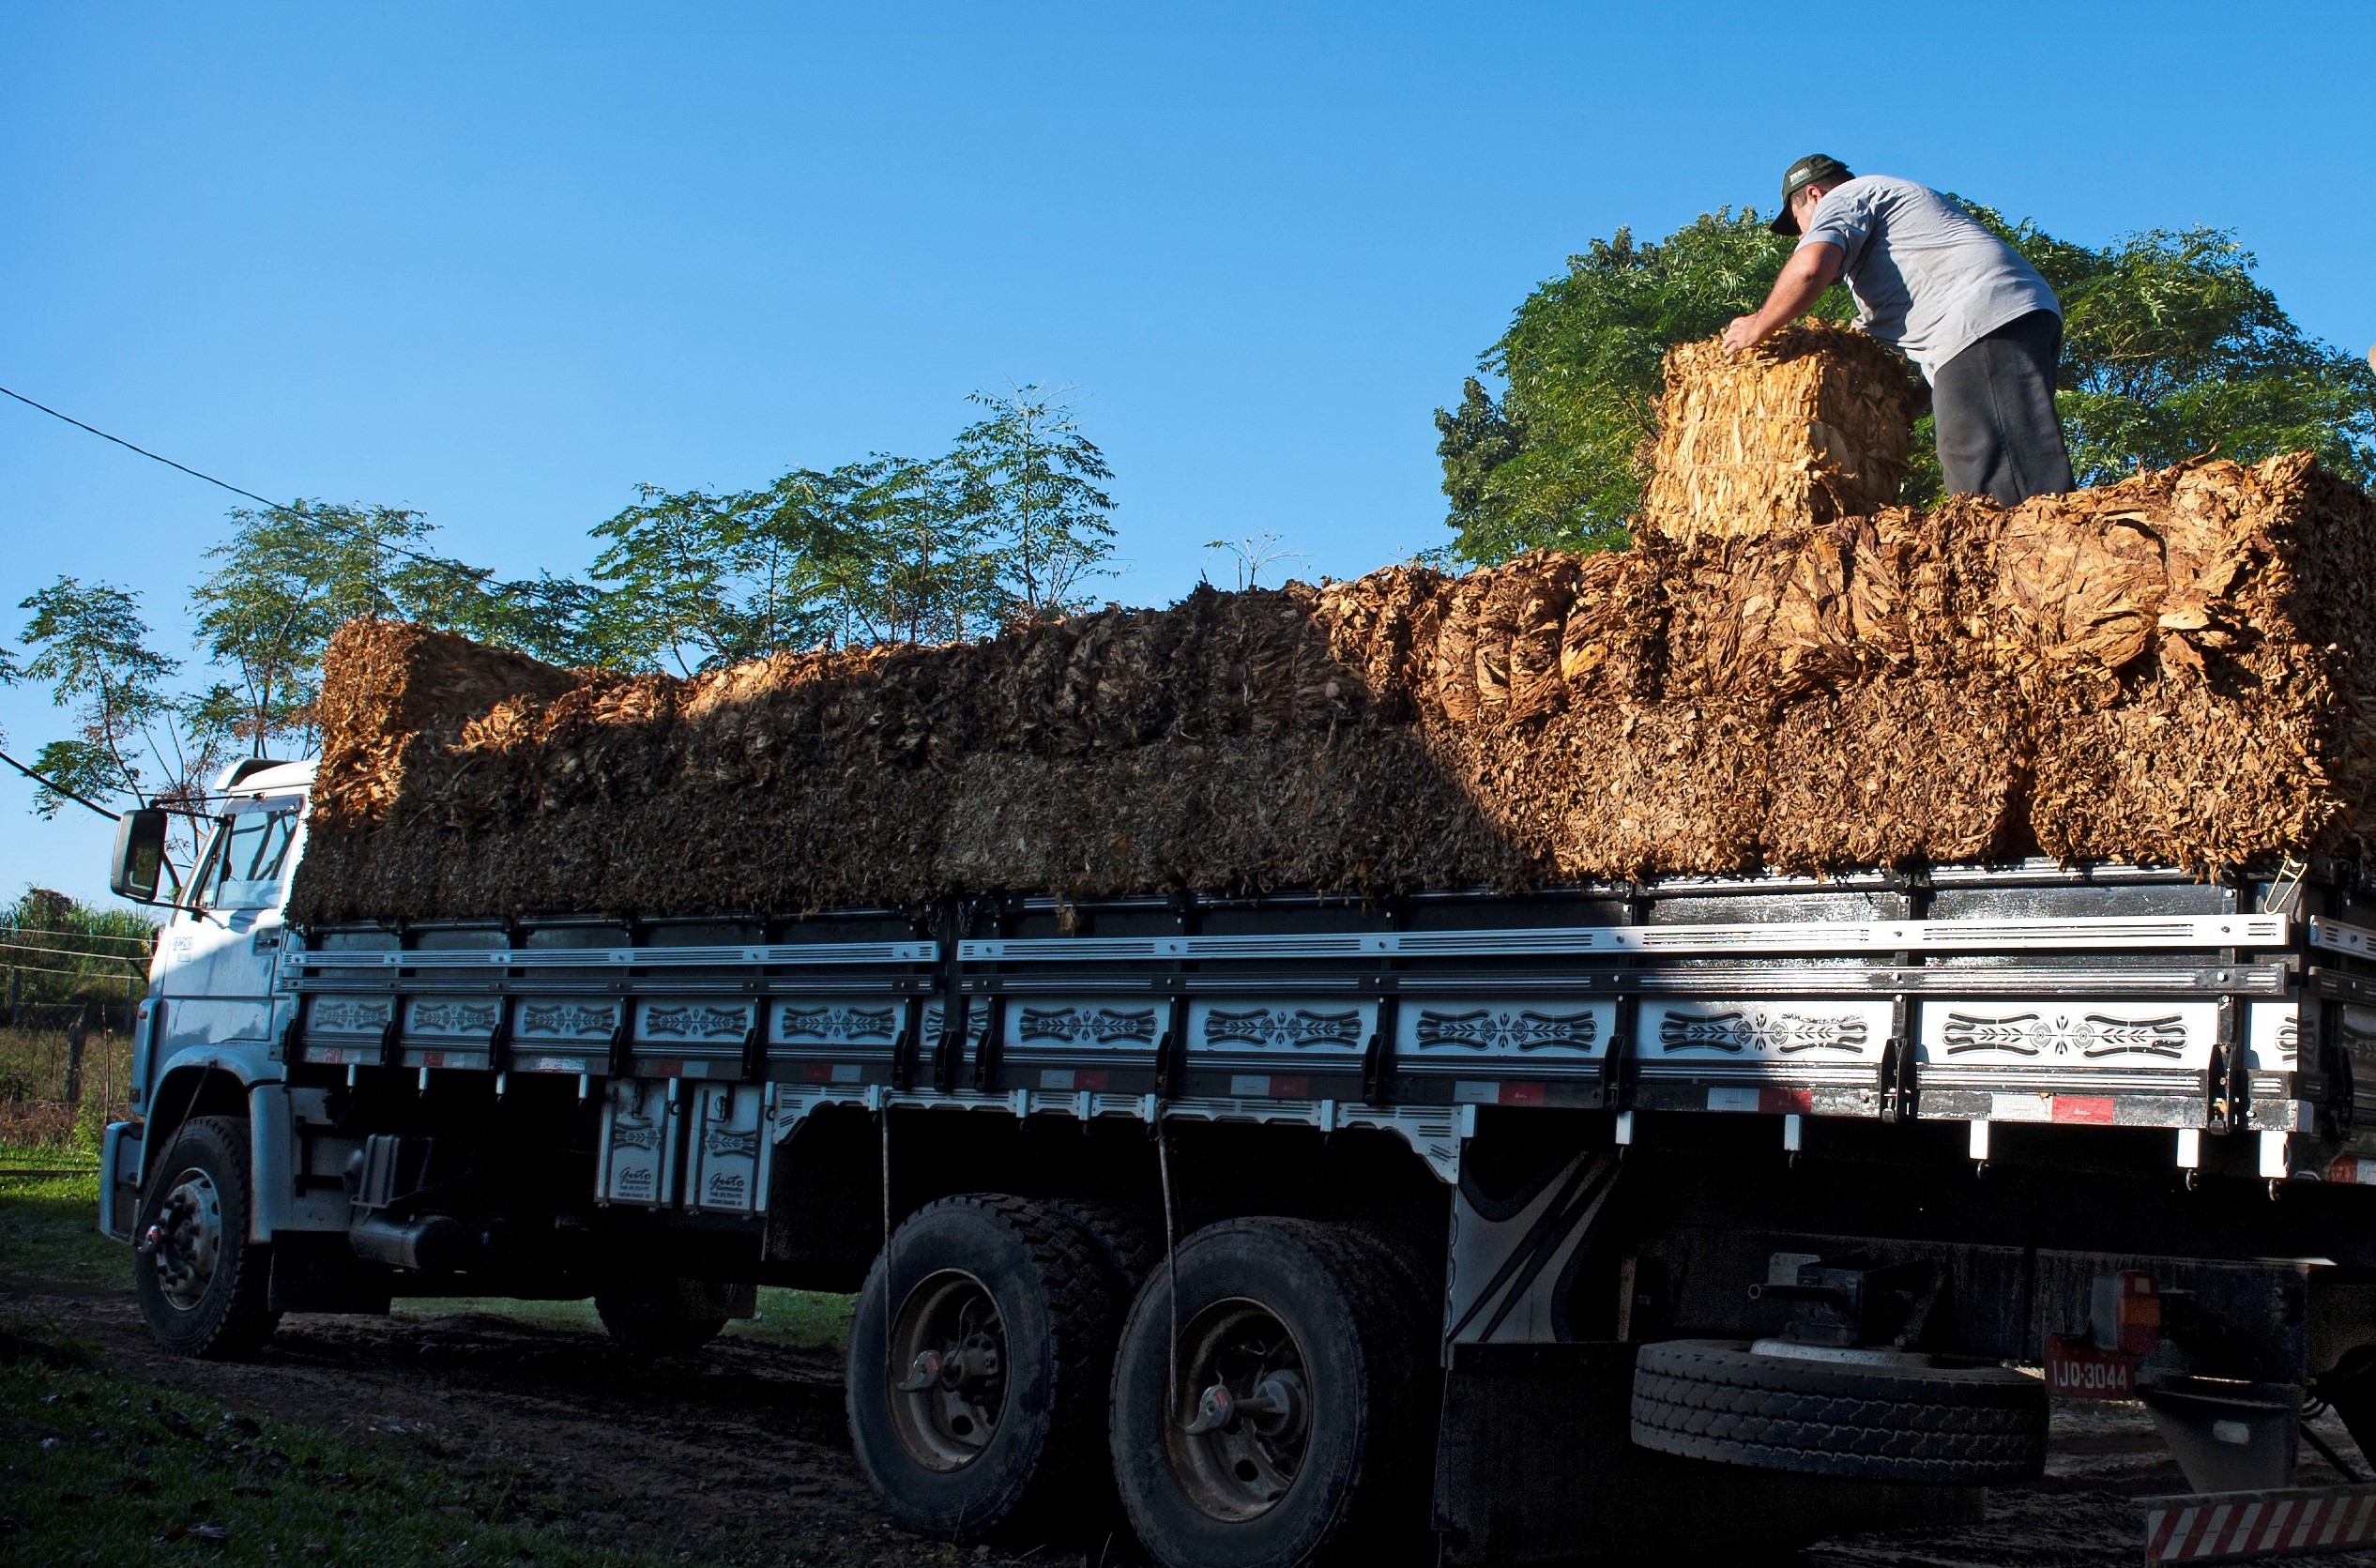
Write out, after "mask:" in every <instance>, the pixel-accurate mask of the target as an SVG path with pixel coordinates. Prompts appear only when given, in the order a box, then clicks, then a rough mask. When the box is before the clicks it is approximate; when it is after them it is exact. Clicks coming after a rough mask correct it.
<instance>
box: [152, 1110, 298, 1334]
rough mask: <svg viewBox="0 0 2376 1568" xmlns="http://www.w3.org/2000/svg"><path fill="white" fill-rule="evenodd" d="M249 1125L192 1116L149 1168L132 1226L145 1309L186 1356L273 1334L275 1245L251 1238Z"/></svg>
mask: <svg viewBox="0 0 2376 1568" xmlns="http://www.w3.org/2000/svg"><path fill="white" fill-rule="evenodd" d="M248 1171H249V1166H248V1124H247V1123H246V1122H244V1121H242V1120H239V1119H236V1118H235V1117H221V1116H202V1117H193V1118H192V1119H190V1120H189V1121H187V1122H184V1123H183V1124H182V1128H181V1131H180V1132H178V1133H176V1134H174V1141H173V1142H172V1143H171V1144H170V1145H168V1146H167V1148H166V1149H165V1152H164V1154H163V1155H162V1156H161V1157H160V1159H159V1160H158V1162H157V1164H156V1165H154V1166H152V1167H151V1168H150V1171H149V1177H148V1188H147V1191H146V1192H145V1193H144V1194H143V1195H142V1197H141V1207H140V1220H139V1223H138V1224H137V1225H135V1226H134V1227H133V1237H134V1241H135V1244H136V1246H137V1249H138V1252H139V1256H138V1258H137V1260H136V1263H135V1267H134V1268H133V1271H132V1280H133V1286H134V1289H135V1290H136V1292H137V1293H138V1295H139V1297H140V1310H141V1316H142V1317H145V1318H147V1319H148V1328H149V1332H151V1333H154V1334H155V1335H156V1336H157V1343H158V1344H160V1345H161V1346H163V1347H165V1348H166V1349H168V1350H171V1351H172V1352H174V1353H175V1355H179V1356H202V1357H205V1358H206V1359H208V1360H211V1361H232V1360H236V1359H237V1358H238V1357H241V1356H245V1355H249V1354H251V1353H252V1352H253V1351H254V1350H255V1349H256V1347H259V1346H261V1345H262V1344H263V1343H264V1342H265V1341H266V1340H267V1339H269V1338H271V1337H272V1331H273V1330H274V1329H276V1328H278V1327H279V1326H280V1323H281V1315H280V1314H279V1313H277V1312H273V1311H271V1310H269V1309H268V1308H267V1306H266V1304H265V1303H266V1301H267V1296H266V1288H267V1284H268V1275H269V1274H270V1271H271V1257H272V1249H271V1248H270V1247H269V1246H251V1245H250V1244H249V1242H248V1216H249V1214H250V1212H251V1206H252V1204H253V1202H254V1195H253V1194H252V1193H251V1192H250V1191H249V1187H248Z"/></svg>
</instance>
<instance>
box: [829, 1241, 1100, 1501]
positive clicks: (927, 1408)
mask: <svg viewBox="0 0 2376 1568" xmlns="http://www.w3.org/2000/svg"><path fill="white" fill-rule="evenodd" d="M1105 1271H1106V1264H1105V1261H1104V1256H1102V1252H1101V1249H1100V1248H1099V1246H1098V1244H1097V1242H1096V1241H1094V1240H1093V1239H1092V1238H1091V1237H1090V1236H1089V1233H1088V1232H1087V1231H1085V1230H1083V1229H1082V1228H1081V1226H1080V1225H1077V1224H1076V1223H1074V1221H1072V1220H1070V1219H1068V1218H1066V1217H1065V1216H1064V1215H1062V1214H1060V1213H1059V1212H1057V1211H1056V1210H1053V1209H1050V1208H1048V1207H1046V1206H1044V1205H1042V1204H1038V1203H1032V1202H1028V1201H1027V1200H1025V1199H1022V1198H1017V1197H1003V1196H997V1195H982V1194H973V1195H965V1196H960V1197H946V1198H942V1199H940V1200H939V1201H938V1202H937V1203H933V1204H929V1205H927V1206H926V1207H925V1208H923V1209H921V1210H918V1211H917V1212H916V1213H915V1214H914V1215H912V1216H911V1217H910V1218H909V1219H908V1220H907V1222H906V1224H905V1225H901V1226H900V1227H899V1229H898V1231H897V1232H896V1233H895V1234H894V1235H893V1236H892V1238H891V1246H890V1247H889V1248H888V1249H887V1250H886V1256H882V1257H877V1258H876V1260H875V1266H874V1268H873V1269H872V1270H870V1271H868V1273H867V1276H866V1286H865V1288H864V1289H863V1290H862V1291H861V1292H860V1294H859V1299H858V1311H857V1316H856V1317H855V1318H854V1319H853V1320H852V1322H851V1325H850V1346H849V1366H848V1373H847V1384H848V1408H849V1423H850V1439H851V1442H852V1445H853V1446H854V1447H855V1449H856V1450H857V1454H858V1462H859V1467H860V1468H861V1469H863V1470H864V1471H865V1472H866V1479H867V1480H868V1482H869V1483H871V1484H873V1486H874V1488H875V1491H876V1495H877V1496H879V1497H880V1498H881V1499H883V1502H884V1504H885V1506H887V1507H888V1508H889V1509H890V1510H891V1513H892V1514H893V1515H896V1516H897V1517H898V1519H899V1520H900V1522H901V1523H903V1524H905V1525H906V1526H907V1527H908V1528H909V1529H911V1530H922V1531H924V1532H926V1533H928V1534H931V1535H935V1536H938V1537H940V1538H942V1539H944V1540H952V1541H967V1540H974V1539H978V1538H980V1537H982V1536H984V1535H987V1534H990V1533H992V1532H993V1531H996V1530H1002V1529H1003V1530H1016V1529H1020V1528H1024V1527H1026V1526H1028V1525H1031V1524H1034V1523H1037V1522H1039V1521H1041V1520H1042V1519H1043V1518H1046V1517H1050V1516H1053V1515H1055V1514H1056V1512H1057V1511H1058V1510H1059V1508H1061V1509H1063V1510H1065V1511H1067V1512H1069V1513H1073V1514H1076V1515H1077V1514H1079V1513H1080V1512H1081V1510H1082V1508H1083V1505H1084V1503H1085V1501H1093V1499H1097V1498H1100V1497H1104V1496H1106V1495H1107V1494H1108V1488H1107V1485H1106V1483H1105V1475H1104V1453H1103V1448H1104V1444H1103V1441H1102V1439H1103V1438H1104V1427H1105V1395H1106V1385H1107V1381H1108V1378H1109V1377H1110V1375H1111V1373H1112V1369H1113V1360H1114V1338H1115V1333H1116V1331H1117V1327H1118V1321H1119V1303H1118V1302H1116V1300H1115V1296H1114V1292H1113V1290H1112V1288H1111V1286H1109V1285H1108V1283H1107V1279H1106V1272H1105Z"/></svg>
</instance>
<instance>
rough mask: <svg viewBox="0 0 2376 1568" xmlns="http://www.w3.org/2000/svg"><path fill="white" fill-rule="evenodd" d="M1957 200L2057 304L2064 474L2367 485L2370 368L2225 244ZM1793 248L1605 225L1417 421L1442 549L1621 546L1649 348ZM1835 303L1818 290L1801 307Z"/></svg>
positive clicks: (1932, 455)
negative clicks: (2317, 464) (1437, 472)
mask: <svg viewBox="0 0 2376 1568" xmlns="http://www.w3.org/2000/svg"><path fill="white" fill-rule="evenodd" d="M1967 205H1971V204H1967ZM1972 212H1973V213H1974V215H1975V216H1977V217H1978V218H1979V219H1980V220H1981V221H1983V222H1985V223H1988V224H1990V225H1991V226H1992V227H1994V228H1995V229H1996V230H1997V231H1998V232H1999V233H2000V234H2002V235H2003V236H2005V238H2006V239H2007V240H2008V241H2010V242H2011V243H2012V244H2013V245H2014V246H2015V248H2016V249H2018V250H2019V251H2021V252H2022V253H2023V254H2024V255H2025V256H2027V257H2028V258H2029V259H2030V261H2031V262H2032V264H2033V265H2034V266H2036V267H2037V268H2038V270H2039V271H2040V272H2041V273H2042V274H2043V275H2044V276H2045V277H2046V279H2047V281H2048V282H2049V283H2050V284H2052V285H2053V287H2054V289H2055V292H2056V294H2057V295H2058V297H2060V299H2061V301H2062V304H2063V308H2064V351H2063V354H2064V358H2063V369H2062V376H2061V379H2062V383H2063V388H2064V389H2063V391H2062V392H2061V393H2060V394H2059V395H2058V397H2057V399H2056V403H2057V406H2058V407H2059V408H2060V410H2061V412H2062V416H2063V422H2064V430H2065V432H2066V434H2068V436H2069V439H2070V444H2071V459H2072V467H2073V470H2074V472H2075V474H2076V475H2077V476H2078V478H2079V482H2080V483H2081V484H2097V483H2103V482H2105V481H2107V480H2111V479H2115V478H2118V477H2119V476H2121V475H2124V474H2127V473H2130V472H2133V471H2135V470H2136V469H2138V468H2140V467H2158V466H2164V465H2167V464H2171V463H2175V462H2178V461H2181V460H2182V459H2184V458H2186V457H2188V456H2190V455H2193V454H2195V453H2198V452H2202V451H2208V450H2211V449H2215V448H2216V449H2217V450H2218V451H2220V452H2221V453H2223V454H2225V455H2227V456H2230V457H2234V458H2237V459H2240V460H2244V461H2252V460H2256V459H2259V458H2262V457H2267V456H2270V455H2272V454H2274V453H2277V452H2281V451H2291V450H2298V449H2308V450H2311V451H2315V452H2317V453H2318V454H2319V456H2320V457H2321V459H2322V460H2323V461H2324V462H2326V463H2327V464H2329V465H2330V466H2332V467H2334V468H2335V469H2337V470H2338V472H2340V473H2342V474H2345V475H2347V476H2349V477H2350V478H2352V479H2353V480H2355V481H2357V482H2359V483H2362V484H2366V483H2368V482H2369V480H2371V479H2372V478H2376V371H2371V370H2370V369H2369V367H2368V365H2366V364H2364V363H2363V362H2361V361H2360V360H2358V359H2357V358H2353V357H2352V356H2350V355H2346V354H2342V353H2340V352H2338V351H2337V350H2335V349H2333V348H2331V347H2329V346H2327V345H2325V344H2323V343H2316V342H2315V341H2313V340H2310V339H2308V338H2307V337H2306V336H2305V335H2304V334H2303V333H2302V332H2301V330H2300V328H2299V327H2296V326H2295V325H2294V324H2293V322H2292V320H2291V319H2289V318H2288V317H2287V316H2286V314H2285V312H2284V311H2283V310H2282V309H2281V308H2280V307H2279V306H2278V304H2277V300H2276V298H2275V297H2274V296H2272V295H2271V294H2270V293H2269V292H2268V290H2267V289H2265V288H2263V287H2262V285H2261V284H2260V283H2259V282H2257V281H2255V280H2254V279H2253V277H2252V270H2253V266H2254V262H2253V259H2252V257H2251V255H2250V254H2249V253H2248V252H2247V251H2244V250H2242V249H2241V248H2239V247H2238V246H2237V244H2236V243H2235V241H2234V239H2233V238H2232V237H2231V236H2228V235H2226V234H2223V233H2220V232H2218V231H2215V230H2210V229H2201V228H2198V229H2190V230H2185V231H2164V230H2155V231H2151V232H2148V233H2146V234H2141V235H2133V236H2126V237H2124V238H2122V239H2120V240H2117V241H2115V242H2114V243H2113V244H2111V245H2109V246H2107V247H2104V248H2103V249H2100V250H2098V249H2091V248H2089V247H2086V246H2082V245H2077V244H2073V243H2070V242H2068V241H2064V240H2059V239H2056V238H2054V237H2053V236H2049V235H2047V234H2046V233H2044V232H2043V231H2041V230H2040V229H2038V228H2037V227H2036V225H2034V224H2033V223H2028V222H2024V223H2020V224H2008V223H2006V222H2005V221H2003V218H2002V217H2000V216H1999V215H1998V214H1996V213H1994V212H1992V211H1990V210H1989V209H1988V208H1986V207H1983V206H1976V205H1974V206H1972ZM1791 245H1792V241H1790V240H1788V239H1785V238H1782V237H1780V236H1775V235H1773V234H1770V233H1768V232H1767V230H1766V228H1765V225H1764V223H1763V222H1762V221H1760V220H1759V216H1758V214H1757V213H1756V212H1755V211H1754V210H1744V211H1743V212H1742V213H1740V214H1738V215H1737V216H1736V215H1734V214H1732V213H1730V212H1729V211H1726V212H1718V213H1715V214H1713V215H1706V216H1702V217H1701V218H1700V219H1699V220H1698V221H1697V222H1694V223H1692V224H1690V225H1689V226H1687V227H1685V228H1683V229H1681V230H1679V231H1677V232H1676V233H1675V234H1673V235H1670V236H1668V237H1667V238H1666V239H1665V240H1663V241H1660V242H1659V243H1657V244H1654V245H1645V244H1639V243H1637V242H1636V241H1635V240H1634V239H1633V237H1632V236H1631V235H1630V234H1628V233H1627V232H1626V231H1624V230H1622V229H1621V230H1619V231H1618V232H1617V234H1616V235H1615V236H1613V237H1612V238H1610V239H1609V240H1607V241H1594V242H1593V244H1592V247H1591V249H1590V250H1589V251H1586V252H1585V253H1584V254H1581V255H1577V256H1573V257H1570V258H1569V261H1568V270H1567V274H1566V275H1565V276H1564V277H1561V278H1557V279H1553V280H1552V281H1550V282H1546V283H1545V284H1543V285H1541V286H1540V287H1538V288H1537V289H1535V290H1534V291H1533V292H1532V293H1531V294H1530V295H1529V296H1528V297H1526V299H1525V300H1524V301H1522V302H1521V303H1520V304H1519V306H1518V309H1517V311H1516V312H1515V314H1514V315H1513V317H1512V319H1511V324H1510V327H1509V329H1508V330H1507V331H1505V332H1504V333H1503V334H1502V336H1501V337H1500V340H1498V341H1497V342H1496V343H1494V344H1493V346H1492V347H1490V348H1489V349H1487V350H1486V351H1485V356H1484V357H1483V359H1482V360H1481V362H1480V369H1481V370H1483V371H1484V372H1485V373H1486V374H1487V375H1488V376H1492V375H1499V376H1500V378H1501V380H1502V382H1503V389H1502V391H1501V394H1500V397H1499V398H1497V397H1495V396H1494V394H1493V392H1492V391H1491V390H1490V389H1489V388H1488V387H1487V386H1486V384H1485V381H1484V380H1481V379H1478V378H1475V377H1472V378H1470V380H1469V381H1468V383H1467V384H1466V386H1465V387H1464V388H1463V394H1464V395H1463V397H1462V400H1461V403H1460V404H1459V406H1458V407H1457V408H1456V409H1453V410H1443V409H1439V410H1438V411H1437V414H1436V426H1437V430H1438V433H1439V444H1438V447H1437V451H1438V455H1439V457H1440V458H1441V459H1442V463H1443V475H1444V480H1443V488H1444V494H1445V495H1446V497H1447V499H1448V500H1449V501H1450V503H1451V505H1450V509H1449V516H1448V518H1447V522H1448V523H1449V525H1451V527H1452V528H1453V529H1454V531H1455V539H1454V542H1453V546H1452V550H1453V553H1454V554H1455V555H1456V556H1461V557H1463V558H1465V559H1468V560H1471V561H1479V562H1486V561H1497V560H1502V559H1506V558H1507V557H1509V556H1513V555H1515V554H1516V553H1518V552H1519V551H1521V550H1527V549H1531V548H1535V547H1538V546H1545V545H1549V546H1556V547H1559V548H1562V549H1570V550H1594V549H1607V548H1610V547H1612V546H1616V545H1620V544H1622V543H1623V542H1624V540H1625V539H1626V538H1627V526H1628V524H1629V522H1630V520H1631V518H1632V516H1633V514H1634V512H1635V510H1636V508H1637V506H1638V505H1639V502H1640V495H1641V484H1642V479H1643V475H1642V458H1643V455H1644V452H1645V450H1646V447H1647V444H1648V442H1649V440H1650V438H1651V436H1652V435H1653V429H1652V419H1651V403H1652V400H1653V398H1654V397H1655V396H1656V395H1657V392H1658V389H1659V360H1660V358H1661V357H1662V356H1663V355H1664V354H1665V353H1666V351H1667V350H1668V348H1669V347H1671V346H1673V345H1674V344H1676V343H1686V342H1690V341H1692V340H1694V339H1698V338H1704V337H1708V336H1710V335H1711V334H1713V333H1714V332H1717V331H1719V330H1721V329H1722V328H1723V327H1724V325H1725V323H1726V322H1727V321H1729V320H1730V319H1731V318H1732V317H1733V316H1735V315H1739V314H1742V313H1744V312H1747V311H1750V310H1753V309H1755V308H1756V306H1757V305H1758V304H1759V302H1761V301H1762V300H1763V299H1764V297H1765V293H1766V289H1767V287H1768V286H1769V285H1770V284H1771V283H1772V282H1773V279H1774V273H1775V272H1776V271H1777V270H1778V269H1779V268H1780V266H1781V264H1782V261H1783V259H1784V258H1785V257H1786V256H1787V255H1788V254H1789V252H1790V248H1791ZM1851 312H1852V305H1851V301H1850V299H1849V297H1848V295H1847V291H1846V290H1845V289H1839V288H1835V289H1832V290H1830V291H1828V292H1827V293H1826V294H1825V295H1824V297H1823V298H1822V299H1821V300H1820V301H1819V302H1818V307H1817V311H1816V313H1817V314H1818V315H1820V316H1822V317H1824V318H1825V319H1828V320H1834V321H1840V320H1846V319H1848V318H1849V316H1850V315H1851ZM1934 441H1935V436H1934V434H1933V430H1932V427H1931V424H1930V422H1929V420H1928V419H1927V417H1926V419H1924V420H1923V422H1922V423H1921V424H1919V425H1918V426H1917V427H1916V431H1915V440H1914V459H1915V462H1914V465H1913V470H1912V472H1911V474H1910V475H1909V476H1908V479H1907V484H1906V490H1905V493H1904V498H1905V499H1906V500H1907V501H1908V502H1909V503H1911V504H1916V505H1921V504H1927V503H1928V502H1930V501H1932V500H1935V499H1936V498H1937V497H1938V494H1939V484H1940V479H1939V467H1938V461H1937V456H1936V449H1935V445H1934Z"/></svg>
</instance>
